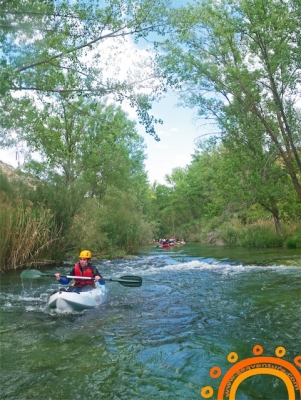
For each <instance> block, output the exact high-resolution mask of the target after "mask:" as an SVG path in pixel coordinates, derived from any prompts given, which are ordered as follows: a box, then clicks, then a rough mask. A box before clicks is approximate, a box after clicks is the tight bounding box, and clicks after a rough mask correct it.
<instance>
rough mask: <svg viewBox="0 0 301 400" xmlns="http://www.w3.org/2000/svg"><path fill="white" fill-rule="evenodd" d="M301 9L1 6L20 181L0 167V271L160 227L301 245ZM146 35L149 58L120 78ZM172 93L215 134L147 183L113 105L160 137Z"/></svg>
mask: <svg viewBox="0 0 301 400" xmlns="http://www.w3.org/2000/svg"><path fill="white" fill-rule="evenodd" d="M171 3H172V2H171ZM300 19H301V6H300V2H299V1H297V0H291V1H289V2H287V1H282V0H271V1H269V2H262V1H261V0H260V1H259V0H221V1H219V2H216V1H214V0H203V1H201V2H192V3H187V5H186V6H179V5H177V6H176V7H175V8H171V7H170V6H169V1H168V0H159V1H156V2H155V3H154V2H153V1H150V0H135V1H133V0H126V1H125V0H108V1H106V2H102V1H101V2H98V1H89V2H87V1H77V2H73V1H60V2H56V1H46V0H45V1H42V0H41V1H33V0H26V1H21V0H12V1H2V3H0V20H1V33H0V34H1V52H0V67H1V70H0V78H1V79H0V124H1V131H0V145H1V147H2V148H8V147H11V146H17V148H19V149H20V148H23V149H24V156H25V163H24V165H22V172H23V174H24V173H26V174H27V175H22V178H21V179H20V178H19V180H17V181H13V182H12V181H9V180H7V179H6V177H5V176H4V175H3V176H2V177H1V197H0V201H1V207H2V209H3V212H2V213H1V232H0V233H1V244H2V246H1V252H2V253H1V259H2V266H1V268H2V269H5V268H17V267H19V266H22V265H26V264H28V265H32V264H34V263H39V262H41V260H50V259H51V260H53V261H54V260H61V259H62V258H63V257H64V256H65V254H66V253H68V252H70V253H73V254H74V252H77V251H78V250H79V249H81V248H83V247H88V248H90V249H91V251H92V252H93V253H94V254H98V255H101V256H103V255H108V254H109V255H110V256H116V255H118V254H125V253H135V251H136V250H137V247H138V245H139V244H141V243H143V242H148V241H150V240H151V239H152V238H153V237H166V236H176V237H177V238H182V237H185V238H186V239H189V240H196V241H205V242H212V243H220V244H227V245H241V246H248V247H252V246H284V245H286V246H288V247H296V246H301V243H300V242H301V239H300V237H301V230H300V229H301V228H300V215H301V161H300V154H301V153H300V142H301V132H300V123H301V111H300V87H301V51H300V37H301V28H300ZM150 34H151V35H152V39H153V40H155V43H154V47H153V52H154V53H153V54H156V58H155V59H154V57H153V56H149V57H146V56H145V57H144V58H143V59H142V58H141V59H140V60H139V64H140V68H138V69H136V68H134V67H135V66H134V62H133V64H132V65H131V71H130V72H131V73H130V74H127V73H125V71H123V66H122V65H120V59H121V58H120V57H121V56H122V55H124V53H126V52H127V51H129V53H128V54H127V55H128V58H130V57H131V55H132V52H131V51H132V48H133V46H134V44H135V43H136V44H137V43H138V44H139V45H141V41H142V40H145V39H147V38H148V37H149V35H150ZM129 43H130V44H131V46H132V47H128V44H129ZM127 49H130V50H127ZM154 60H155V61H156V63H155V62H154ZM154 67H155V68H154ZM167 89H169V90H173V91H175V92H176V93H178V94H179V96H180V99H181V102H182V105H184V106H188V107H193V108H195V109H196V110H197V112H198V115H199V117H200V118H205V119H207V120H208V122H210V124H212V125H213V126H214V131H217V130H218V134H213V133H212V134H211V137H210V139H209V140H206V141H205V140H203V138H202V136H201V137H200V138H199V140H198V141H197V143H196V149H195V154H194V156H193V160H192V162H191V164H190V165H187V167H186V168H184V169H181V168H176V169H174V170H173V171H172V172H171V173H170V174H169V175H167V177H166V180H167V183H168V184H167V185H161V184H158V183H156V182H155V183H154V184H153V185H152V186H151V187H149V184H148V181H147V176H146V173H145V169H144V161H145V157H146V156H145V148H144V143H143V139H142V137H141V136H139V135H138V133H137V130H136V126H135V123H134V122H133V121H131V120H130V119H129V117H128V115H127V114H126V113H125V111H124V108H122V107H123V104H124V102H125V101H127V102H128V104H129V105H130V106H132V107H133V108H134V109H135V111H136V114H137V118H138V120H139V122H140V123H142V124H144V126H145V129H146V132H148V133H149V134H151V135H152V136H154V138H155V139H158V137H157V136H156V132H155V124H156V123H157V122H160V120H157V119H155V118H154V117H153V116H152V115H150V110H151V101H152V100H154V99H155V98H156V97H158V96H160V95H162V93H164V91H165V90H167ZM29 177H30V178H29ZM21 183H22V184H21ZM23 183H25V184H23ZM25 239H26V240H25ZM26 246H28V247H26Z"/></svg>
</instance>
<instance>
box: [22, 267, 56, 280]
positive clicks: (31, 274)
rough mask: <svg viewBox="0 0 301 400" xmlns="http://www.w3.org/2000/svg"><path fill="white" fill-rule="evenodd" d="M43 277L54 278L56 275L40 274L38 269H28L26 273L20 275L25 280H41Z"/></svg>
mask: <svg viewBox="0 0 301 400" xmlns="http://www.w3.org/2000/svg"><path fill="white" fill-rule="evenodd" d="M41 276H54V275H48V274H43V272H40V271H38V270H37V269H26V270H25V271H22V272H21V274H20V277H21V278H23V279H37V278H40V277H41Z"/></svg>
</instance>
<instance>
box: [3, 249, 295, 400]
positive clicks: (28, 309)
mask: <svg viewBox="0 0 301 400" xmlns="http://www.w3.org/2000/svg"><path fill="white" fill-rule="evenodd" d="M97 266H98V268H99V270H100V271H102V273H103V275H104V276H106V277H119V276H122V275H126V274H133V275H139V276H142V278H143V286H142V287H141V288H126V287H123V286H121V285H120V284H119V283H117V282H109V283H108V286H109V295H108V299H107V301H106V303H105V304H104V305H102V306H101V307H100V308H98V309H95V310H86V311H84V312H78V313H72V314H58V313H56V312H55V311H53V310H50V309H48V307H47V301H48V297H49V294H50V293H51V292H53V291H54V290H55V289H57V288H58V284H57V283H56V281H55V280H54V278H53V279H52V278H47V277H43V278H40V279H37V280H35V281H33V282H31V281H28V280H27V281H24V282H23V283H22V281H21V279H20V272H21V271H18V272H10V273H6V274H2V275H1V294H0V313H1V314H0V316H1V364H0V366H1V374H0V380H1V382H0V388H1V392H0V398H1V399H16V400H22V399H28V400H29V399H41V400H57V399H81V400H82V399H100V398H103V399H137V400H138V399H203V398H204V397H203V394H204V393H205V392H204V391H203V392H202V390H203V389H204V388H206V387H207V389H206V390H207V392H206V393H207V398H211V399H217V393H218V388H219V385H220V383H221V381H222V378H223V376H224V375H225V373H226V372H227V371H228V370H229V368H230V367H231V366H233V365H234V364H235V362H234V361H233V360H232V363H231V362H229V361H228V355H229V354H230V353H232V352H233V353H235V354H236V355H237V358H238V359H237V361H236V362H239V361H240V360H243V359H246V358H250V357H255V356H254V354H253V348H254V346H255V345H260V346H262V349H263V353H262V355H264V356H272V357H276V355H275V354H276V353H277V351H278V353H277V354H278V356H279V347H280V346H282V347H283V348H284V349H285V351H286V352H285V354H284V355H283V354H281V358H282V359H283V360H286V361H289V362H290V363H291V365H294V366H295V367H296V368H297V371H298V373H299V374H300V373H301V368H300V366H299V365H297V364H295V363H294V359H295V358H296V357H297V361H298V360H300V356H301V251H299V252H298V251H296V250H292V251H289V250H287V251H284V250H273V251H271V250H265V251H256V252H255V251H252V252H251V251H246V250H242V249H226V248H217V247H213V246H202V245H197V244H186V245H184V246H181V247H177V248H173V249H167V250H161V249H158V248H155V247H153V246H147V247H144V248H141V249H140V251H139V254H138V256H137V257H136V258H134V259H129V260H117V261H112V262H110V261H99V262H98V263H97ZM70 269H71V265H66V264H65V265H64V266H62V267H60V268H58V269H57V270H58V271H59V272H61V273H62V274H66V273H69V271H70ZM42 271H43V272H44V273H53V269H51V268H44V269H43V270H42ZM277 349H278V350H277ZM275 352H276V353H275ZM298 356H299V358H298ZM279 358H280V356H279V357H278V359H279ZM214 366H216V367H219V368H220V369H221V375H220V376H218V377H217V376H216V377H214V378H212V377H210V373H209V372H210V369H211V368H212V367H214ZM208 388H210V390H209V389H208ZM294 390H295V394H296V398H300V395H299V393H300V392H299V391H298V390H297V389H294ZM298 396H299V397H298ZM225 398H226V397H225ZM288 398H289V397H288V390H287V386H286V384H285V383H284V381H283V380H282V379H280V378H279V377H277V376H275V375H271V374H269V375H260V374H257V375H254V376H250V377H248V378H247V379H245V380H244V381H242V382H241V384H240V385H239V386H238V388H237V390H236V399H250V400H254V399H271V400H280V399H281V400H282V399H288Z"/></svg>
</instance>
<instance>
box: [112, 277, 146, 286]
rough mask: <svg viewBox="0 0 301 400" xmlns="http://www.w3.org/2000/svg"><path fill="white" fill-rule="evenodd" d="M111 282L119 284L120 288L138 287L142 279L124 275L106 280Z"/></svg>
mask: <svg viewBox="0 0 301 400" xmlns="http://www.w3.org/2000/svg"><path fill="white" fill-rule="evenodd" d="M107 280H109V281H112V282H119V283H120V284H121V285H122V286H126V287H140V286H141V285H142V278H141V277H140V276H135V275H125V276H121V277H120V278H111V279H107Z"/></svg>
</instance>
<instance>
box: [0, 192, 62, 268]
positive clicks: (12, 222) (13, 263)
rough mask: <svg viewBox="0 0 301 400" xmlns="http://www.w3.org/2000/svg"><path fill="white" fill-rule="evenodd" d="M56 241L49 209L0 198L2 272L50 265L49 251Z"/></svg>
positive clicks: (57, 233) (54, 227) (0, 258)
mask: <svg viewBox="0 0 301 400" xmlns="http://www.w3.org/2000/svg"><path fill="white" fill-rule="evenodd" d="M58 239H59V231H58V229H57V228H56V226H55V224H54V222H53V218H52V215H51V213H50V211H49V210H47V209H45V208H44V207H43V206H42V205H39V206H34V205H33V204H31V203H29V202H27V203H24V202H23V201H22V200H15V201H14V202H13V203H12V202H11V201H8V200H7V199H5V198H4V196H3V195H2V197H1V213H0V243H1V246H0V263H1V264H0V268H1V271H4V270H9V269H17V268H20V267H24V266H32V265H39V264H46V263H50V262H51V260H49V259H48V258H49V254H51V253H50V250H51V249H50V248H51V247H53V245H54V243H55V242H56V241H58Z"/></svg>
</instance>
